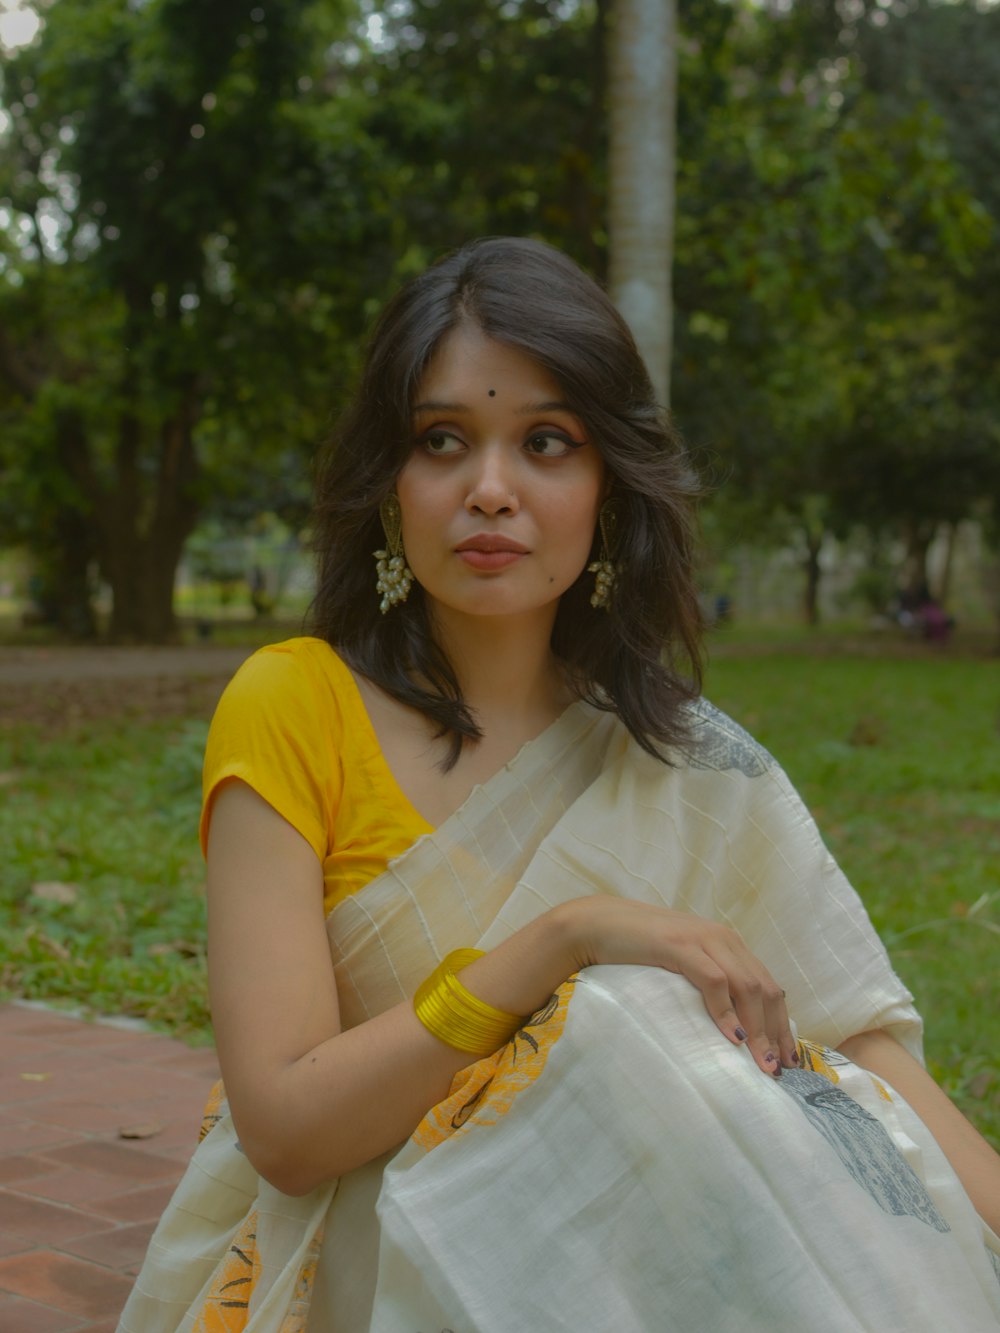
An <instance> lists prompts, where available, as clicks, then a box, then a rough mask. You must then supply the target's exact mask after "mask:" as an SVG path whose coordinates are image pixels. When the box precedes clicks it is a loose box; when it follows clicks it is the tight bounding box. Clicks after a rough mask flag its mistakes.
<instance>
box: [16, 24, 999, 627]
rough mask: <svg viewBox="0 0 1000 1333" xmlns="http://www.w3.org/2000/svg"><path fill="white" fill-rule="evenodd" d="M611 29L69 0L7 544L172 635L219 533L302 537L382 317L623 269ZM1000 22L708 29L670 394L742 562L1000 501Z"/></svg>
mask: <svg viewBox="0 0 1000 1333" xmlns="http://www.w3.org/2000/svg"><path fill="white" fill-rule="evenodd" d="M611 5H612V0H600V3H596V4H594V3H567V2H566V0H389V2H388V3H386V4H385V5H384V6H383V7H377V6H376V5H375V4H373V3H371V0H338V3H335V4H331V3H328V2H327V0H323V2H322V3H320V2H319V0H317V2H316V3H307V2H306V0H260V3H259V4H256V5H254V4H252V3H251V2H250V0H215V3H213V4H212V5H210V6H206V5H204V4H203V3H200V0H144V2H142V3H137V2H136V0H50V2H49V3H48V4H47V5H44V6H42V5H41V4H40V3H39V4H38V5H37V8H38V13H39V16H40V18H41V19H42V23H41V27H40V30H39V33H38V35H37V36H36V37H35V39H34V40H33V41H32V42H30V43H28V44H26V45H24V46H22V47H20V48H19V49H17V50H14V51H12V52H10V53H9V58H8V59H7V61H6V63H5V66H4V68H3V71H2V87H0V107H2V110H0V142H2V149H3V154H2V159H0V432H2V433H0V482H2V485H0V524H2V541H3V542H4V544H10V543H12V542H20V543H23V544H26V545H28V546H29V547H30V548H31V549H32V550H33V551H34V553H35V558H36V562H37V565H38V568H39V572H40V573H41V575H42V576H43V581H44V582H45V583H46V585H47V587H48V589H49V594H50V599H51V603H52V608H53V612H54V614H55V615H56V616H57V618H58V619H59V620H60V622H61V623H62V624H63V626H64V627H65V628H67V629H69V630H71V631H74V632H87V631H88V630H92V629H93V624H94V622H93V613H92V609H91V607H92V599H91V593H92V589H91V587H90V583H89V571H93V570H96V571H98V572H99V574H100V577H101V578H103V579H104V580H105V581H106V582H107V583H109V584H110V586H111V589H112V592H113V598H114V613H113V619H112V625H111V630H112V632H113V633H114V634H115V635H117V636H118V637H132V638H145V639H151V638H152V639H155V638H164V637H168V636H169V635H170V634H171V633H172V632H173V628H174V620H173V609H172V588H173V581H174V576H175V571H176V566H177V562H178V560H179V558H180V555H181V552H182V550H183V547H184V543H185V541H186V540H187V538H188V536H189V534H190V533H191V531H192V528H193V526H194V524H195V523H196V521H197V520H198V518H199V517H200V516H203V515H205V514H206V513H208V512H216V513H220V512H230V513H233V514H241V513H242V514H247V515H250V514H253V513H254V512H257V511H258V510H260V509H273V510H276V511H277V512H279V513H281V514H283V516H285V517H287V518H289V519H291V520H292V521H293V522H295V523H297V524H298V523H301V521H302V518H303V516H304V514H305V512H306V505H307V497H308V491H309V460H310V458H311V456H312V454H313V452H314V450H315V448H316V446H317V444H318V443H319V441H320V440H321V439H322V436H323V434H324V432H325V430H326V424H327V421H328V418H329V415H330V413H331V412H334V411H336V410H337V409H338V407H339V405H340V403H341V402H342V400H343V397H344V395H345V393H346V392H347V390H348V388H349V386H350V383H351V380H352V377H353V375H354V372H355V370H356V367H357V364H358V358H359V348H360V346H361V343H362V340H363V335H364V329H365V327H366V324H367V322H368V320H369V319H370V317H371V315H372V312H373V311H374V309H375V308H376V307H377V306H378V304H379V303H380V302H381V300H382V299H383V298H384V296H385V295H386V294H387V293H388V292H389V291H390V290H391V289H392V287H393V286H394V285H395V284H396V283H397V282H398V281H399V280H400V279H401V278H402V277H405V276H407V275H408V274H410V273H412V272H414V271H416V270H418V269H420V268H421V267H423V266H424V265H425V264H426V263H427V262H428V261H429V260H430V259H431V258H433V257H434V256H435V255H437V254H439V253H441V252H442V251H444V250H446V249H448V248H451V247H453V246H454V245H456V244H459V243H461V242H462V241H464V240H467V239H469V238H470V237H472V236H474V235H479V234H483V233H516V234H528V235H536V236H540V237H543V238H544V239H547V240H550V241H552V242H553V243H554V244H556V245H559V246H561V247H562V248H563V249H565V250H567V251H568V252H569V253H570V254H572V255H573V256H574V257H575V258H577V259H578V260H579V261H580V262H581V263H583V264H584V266H585V267H587V268H589V269H590V271H592V272H593V273H595V274H596V275H597V276H598V277H599V278H602V279H603V277H604V275H605V273H606V271H607V263H608V239H607V196H608V185H607V180H608V175H607V143H608V132H607V126H608V122H609V105H608V98H609V96H610V95H611V90H610V89H609V86H608V81H607V78H606V63H607V46H608V42H607V31H608V21H609V13H610V10H611ZM998 24H1000V13H998V11H996V10H994V9H985V10H980V9H978V8H976V7H975V6H974V5H973V4H971V3H964V2H961V0H960V2H959V3H954V4H930V3H927V0H906V3H900V4H896V5H893V6H892V7H891V9H890V8H889V7H886V6H885V5H882V4H880V3H878V0H872V3H868V2H867V0H852V4H851V5H846V4H843V3H840V4H834V3H832V2H831V3H827V0H798V2H797V3H796V4H794V5H793V6H791V7H790V8H779V9H772V8H768V9H761V8H759V7H755V6H750V5H747V4H740V3H737V4H729V3H722V0H681V4H680V9H679V29H680V31H679V37H678V63H679V69H678V121H677V158H678V167H677V217H676V235H675V269H674V300H675V306H676V311H675V346H674V355H673V373H672V385H673V387H672V399H673V406H674V411H675V414H676V416H677V418H678V420H679V422H680V424H681V427H682V429H683V430H684V433H685V434H686V435H687V437H688V439H689V440H690V441H691V443H692V444H693V445H694V446H695V447H696V449H697V451H698V452H699V453H700V454H701V455H702V456H707V457H708V458H709V459H710V460H711V462H710V469H711V471H712V472H713V473H714V475H715V476H716V478H718V479H719V480H720V481H721V482H722V485H721V486H720V494H719V498H718V499H717V501H716V502H715V503H716V506H717V509H718V512H719V514H720V515H722V516H723V518H724V519H725V521H726V523H727V525H728V530H729V531H730V532H731V533H732V532H752V533H757V534H761V533H764V532H768V533H773V534H781V535H787V534H793V533H796V532H797V533H798V534H800V539H801V540H802V542H803V550H804V553H805V555H806V557H807V561H808V559H812V560H813V561H814V562H815V555H816V550H817V541H818V537H819V536H821V534H822V533H823V532H824V531H827V530H832V531H846V530H847V529H848V528H850V527H852V526H863V527H864V528H866V529H867V530H868V531H870V532H872V533H873V534H876V535H878V534H893V535H897V536H900V537H902V539H903V540H905V541H907V542H909V543H910V544H911V547H912V549H914V550H915V551H919V549H920V546H921V543H923V545H924V546H926V541H927V538H928V534H929V533H930V532H932V531H933V530H934V528H935V526H936V525H938V524H940V523H948V522H955V521H957V520H958V519H961V518H963V517H965V516H967V515H970V514H975V513H982V512H984V511H986V510H989V509H990V507H991V506H992V507H993V508H994V510H995V507H996V505H997V503H998V496H1000V462H998V460H1000V448H998V444H1000V441H998V439H997V429H998V428H997V424H996V423H997V422H998V421H1000V413H998V410H997V409H998V406H1000V401H998V400H1000V326H998V323H997V320H996V318H995V312H996V309H997V308H998V298H1000V259H998V255H1000V247H998V246H997V244H996V238H997V228H998V226H1000V186H998V184H997V181H998V179H1000V174H998V172H997V171H996V169H995V168H996V165H997V163H996V158H997V155H998V152H1000V149H998V147H997V145H998V144H1000V92H998V89H1000V54H998V53H1000V42H998V40H997V38H998V36H1000V33H998Z"/></svg>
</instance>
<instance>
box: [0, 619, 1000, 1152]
mask: <svg viewBox="0 0 1000 1333" xmlns="http://www.w3.org/2000/svg"><path fill="white" fill-rule="evenodd" d="M707 693H708V694H709V696H710V697H711V698H712V699H713V701H714V702H715V703H717V704H718V705H719V706H720V707H722V708H724V709H725V710H726V711H727V712H729V713H731V714H732V715H733V716H734V717H736V718H737V720H738V721H740V722H742V723H743V725H744V726H746V727H747V728H748V729H749V730H750V731H752V732H753V733H754V734H755V735H756V736H757V737H758V738H759V739H760V740H761V741H763V743H764V744H765V745H767V747H768V748H769V749H770V750H771V751H772V752H773V753H774V754H775V755H776V756H777V757H778V758H779V759H780V761H781V762H782V764H783V765H784V766H785V768H786V769H787V770H788V772H789V774H790V775H791V777H792V780H793V781H794V782H795V783H796V785H797V786H798V787H799V789H800V791H801V792H802V794H803V796H804V797H805V799H806V801H807V803H808V804H809V806H810V807H811V809H812V810H813V812H814V813H815V815H816V817H817V819H818V821H819V824H820V827H821V829H822V831H823V833H824V836H825V837H826V839H827V841H828V843H829V845H830V846H831V848H832V849H833V851H834V853H835V854H836V855H837V857H838V858H839V860H840V862H841V864H842V865H843V867H844V869H845V870H846V872H847V874H848V876H849V877H850V878H851V880H852V881H853V883H854V884H855V886H856V888H857V889H858V891H859V893H860V894H861V896H862V898H863V899H864V901H865V903H866V905H867V907H868V910H869V911H870V913H871V915H872V918H873V919H874V921H875V924H876V926H877V928H878V929H879V931H880V933H881V934H882V937H883V939H884V940H885V941H886V944H887V945H888V947H889V950H890V953H891V955H892V957H893V960H894V962H895V965H896V968H897V970H898V971H899V973H900V974H901V976H902V977H903V979H904V981H905V982H906V983H907V985H908V986H909V987H910V988H911V990H913V992H914V993H915V995H916V997H917V1001H918V1004H919V1005H920V1007H921V1009H922V1010H923V1011H924V1013H925V1016H926V1018H927V1027H928V1040H927V1050H928V1056H929V1061H930V1064H931V1067H932V1069H933V1071H934V1073H935V1075H936V1076H937V1077H938V1078H939V1080H940V1081H941V1082H942V1083H943V1084H944V1085H945V1086H946V1087H947V1089H948V1090H949V1092H951V1093H952V1094H953V1095H954V1096H955V1097H956V1099H957V1100H958V1102H959V1103H960V1105H962V1107H963V1109H964V1110H966V1112H967V1113H968V1114H969V1115H970V1116H971V1117H972V1118H973V1119H974V1120H975V1121H976V1122H977V1123H978V1124H979V1125H980V1127H981V1128H982V1129H983V1130H984V1131H985V1132H986V1133H987V1134H988V1135H989V1136H990V1137H991V1138H992V1140H993V1141H994V1142H995V1143H996V1144H997V1145H998V1146H1000V1062H998V1059H997V1054H996V1052H997V1040H996V1024H997V1014H998V1012H1000V1003H998V1001H1000V981H998V977H1000V669H998V665H997V663H996V661H995V660H990V659H989V658H988V657H985V656H967V657H959V656H947V655H937V654H932V653H930V652H928V653H924V652H923V651H921V650H917V651H916V652H915V653H913V654H911V655H909V656H903V657H889V658H883V657H876V656H861V655H851V654H849V653H848V654H844V653H842V652H838V653H836V654H830V655H824V654H822V653H817V652H815V651H803V650H802V649H801V648H800V647H799V646H798V645H793V646H792V647H787V646H786V647H784V648H782V649H780V650H771V649H769V648H768V647H767V644H766V642H765V643H761V642H760V641H756V642H753V643H751V642H741V641H739V640H736V641H733V640H732V639H725V638H723V639H720V640H719V641H718V646H717V648H716V649H715V652H714V654H713V662H712V665H711V667H710V671H709V676H708V686H707ZM205 727H206V719H205V718H204V717H200V718H190V719H179V720H162V719H160V720H157V721H155V722H141V721H137V720H136V719H135V718H129V719H128V720H123V721H108V720H100V721H92V722H89V723H88V722H80V723H77V724H76V725H75V726H74V728H73V730H72V731H67V732H66V733H64V734H62V735H57V736H55V737H52V736H51V735H48V736H46V735H43V734H42V733H40V732H39V731H38V730H37V729H35V728H33V727H28V726H25V725H11V724H8V725H6V726H4V727H2V728H0V846H2V847H3V849H4V856H3V859H2V862H0V987H2V990H3V992H4V993H5V994H6V995H8V996H10V995H21V996H27V997H31V998H38V999H45V1000H47V1001H61V1002H66V1003H69V1004H74V1005H78V1006H86V1007H90V1008H93V1009H96V1010H100V1011H103V1012H110V1013H124V1014H132V1015H142V1016H144V1017H147V1018H149V1019H151V1020H152V1021H153V1022H155V1023H156V1024H158V1025H160V1026H162V1027H165V1028H167V1029H169V1030H171V1031H174V1032H178V1033H181V1034H184V1035H186V1036H188V1037H190V1038H191V1039H192V1040H207V1039H208V1019H207V1010H206V1002H205V965H204V948H203V938H204V897H203V870H202V864H201V860H200V856H199V854H198V850H197V846H196V842H195V826H196V821H197V810H198V780H199V771H200V755H201V746H202V744H203V741H204V735H205ZM52 886H54V887H52Z"/></svg>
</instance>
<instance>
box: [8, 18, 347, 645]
mask: <svg viewBox="0 0 1000 1333" xmlns="http://www.w3.org/2000/svg"><path fill="white" fill-rule="evenodd" d="M333 23H336V24H337V26H338V28H342V27H343V19H342V18H337V17H336V16H331V13H330V10H329V8H328V7H326V6H322V5H304V4H302V3H298V2H297V0H273V3H269V4H268V6H267V10H266V23H265V11H264V9H263V8H250V7H248V6H246V5H245V4H243V3H240V2H237V0H220V3H218V4H213V5H212V6H211V7H210V9H209V8H206V7H205V6H203V5H201V4H198V3H196V2H195V0H152V2H151V3H149V4H146V5H142V6H136V5H132V4H128V3H127V2H126V0H57V3H55V4H53V5H51V6H50V7H49V9H48V10H47V11H46V21H45V26H44V28H43V31H42V34H41V37H40V40H39V41H37V42H36V43H35V44H34V45H33V46H30V47H26V48H25V49H24V50H22V51H21V52H19V53H18V54H17V55H16V56H15V57H14V58H13V59H11V60H10V61H9V62H8V65H7V68H6V69H5V71H4V99H5V102H6V104H7V116H8V131H7V140H8V142H7V148H8V153H7V167H6V170H5V172H4V175H3V179H2V182H0V197H2V196H4V195H6V197H7V201H8V202H7V212H8V216H9V217H10V220H11V221H10V225H9V226H8V229H7V230H8V236H9V237H10V236H17V237H19V238H20V239H19V240H16V241H13V242H12V241H10V240H8V244H7V264H6V269H5V273H4V274H3V281H2V282H0V313H2V314H3V318H4V322H5V324H6V325H7V326H8V327H9V328H13V327H16V328H17V331H18V337H17V339H16V340H15V339H14V338H13V337H12V336H10V335H8V336H7V337H5V338H4V339H3V340H2V341H0V377H2V379H3V382H4V384H5V390H4V393H5V399H6V403H7V406H8V412H16V422H15V424H14V427H13V429H12V430H11V432H10V434H9V435H8V436H7V437H6V439H5V444H4V459H3V464H4V476H5V481H6V482H7V483H8V486H11V487H13V488H14V489H15V490H16V492H17V499H18V501H19V502H20V504H21V505H22V507H24V508H26V509H27V510H28V512H30V511H31V508H32V506H31V503H28V504H27V505H26V504H25V501H29V502H30V501H32V500H33V499H34V498H35V497H37V496H38V494H39V493H40V492H43V491H45V490H46V489H47V490H48V492H49V493H48V496H47V498H46V499H45V500H44V502H43V508H44V507H45V506H47V507H48V509H49V510H50V511H51V513H52V514H53V516H54V519H53V523H52V524H50V525H48V528H47V529H46V527H45V525H42V526H39V525H37V524H35V523H34V522H31V523H29V524H25V525H24V526H23V529H22V532H21V533H20V535H21V536H22V537H24V538H26V539H27V540H28V541H29V542H30V543H31V544H32V545H33V546H34V547H35V548H36V549H38V548H43V549H44V546H45V544H46V543H47V542H48V541H50V540H55V538H56V536H57V535H58V534H59V533H60V532H70V531H71V530H72V532H74V533H75V532H77V530H78V529H79V528H80V526H81V522H82V526H83V527H84V528H85V529H86V532H87V534H88V538H89V542H90V546H89V549H88V550H87V552H86V554H88V555H90V554H93V555H94V556H96V559H97V562H98V564H99V566H100V571H101V574H102V575H103V577H104V578H105V579H106V580H107V581H108V583H109V584H110V585H111V589H112V594H113V599H114V604H113V612H112V623H111V630H112V634H113V635H114V636H115V637H118V638H134V639H163V638H166V637H169V636H170V635H171V633H172V632H173V629H174V616H173V607H172V593H173V582H174V574H175V570H176V566H177V562H178V560H179V557H180V554H181V551H182V549H183V545H184V542H185V540H186V538H187V536H188V534H189V533H190V531H191V529H192V527H193V524H194V522H195V519H196V517H197V515H198V513H199V512H200V510H201V509H202V508H203V507H204V505H205V504H206V502H207V501H208V499H209V498H210V497H211V496H212V495H213V493H214V492H215V491H216V490H217V488H218V487H219V486H220V485H222V486H225V485H226V482H227V480H229V481H231V480H232V478H233V476H234V474H237V473H239V472H240V471H241V470H242V472H243V473H244V479H245V475H246V473H247V472H248V470H249V469H248V464H251V463H252V462H253V461H254V460H255V459H256V458H259V457H260V456H261V453H262V452H263V453H267V454H271V455H276V456H278V457H280V456H281V455H282V453H285V452H287V451H288V450H289V449H291V450H293V451H294V450H296V449H298V450H299V451H300V455H301V456H302V457H303V469H304V456H305V453H306V451H307V449H311V447H312V445H313V444H314V442H315V439H316V438H317V436H318V434H319V421H320V414H321V413H322V411H323V410H324V409H325V401H324V400H325V398H326V390H327V388H328V386H327V384H326V383H325V381H326V379H327V376H326V375H325V374H324V371H323V366H324V362H325V361H326V360H327V357H328V356H329V347H330V345H331V344H335V343H336V342H337V341H338V340H339V339H340V338H342V328H341V326H340V323H339V320H340V317H341V314H342V313H343V314H344V317H345V320H346V321H347V322H348V323H349V326H350V327H351V328H352V331H353V330H356V328H357V324H358V317H357V315H355V314H354V306H353V303H352V300H351V298H352V297H356V288H355V287H354V286H353V284H352V280H351V277H350V276H348V277H346V278H345V277H343V276H342V277H341V280H340V282H339V284H338V287H337V289H336V290H335V293H334V294H331V293H330V292H329V291H328V290H325V289H324V286H323V285H322V279H323V276H324V275H329V274H330V272H331V270H333V269H336V268H337V267H338V266H342V267H343V270H344V273H345V274H347V275H352V274H358V275H359V280H363V276H364V274H363V266H362V265H360V264H358V263H356V262H354V261H355V259H356V256H357V255H358V252H359V249H360V248H361V237H360V234H359V219H360V217H361V215H362V214H363V213H364V209H363V208H362V207H361V206H360V204H359V202H358V194H357V192H360V191H362V190H363V189H364V186H365V180H364V177H363V174H361V173H359V176H358V178H357V184H356V186H355V182H354V181H353V180H352V178H351V177H350V175H349V174H348V173H347V172H346V171H345V169H344V167H345V162H347V161H350V162H351V163H352V164H354V163H357V162H359V161H360V162H362V163H363V161H364V158H365V147H366V144H365V139H364V134H363V132H361V131H359V132H358V133H357V135H356V136H355V133H354V132H355V129H356V128H357V126H356V119H357V113H358V110H359V107H360V106H361V103H360V102H359V99H358V98H357V96H356V95H352V94H351V90H348V92H347V94H346V95H345V96H344V97H343V98H339V99H338V98H331V97H328V96H326V95H325V94H324V95H322V96H320V95H319V94H313V95H312V96H309V95H308V91H309V89H310V86H311V80H310V72H311V71H312V72H316V67H317V60H316V53H317V52H321V51H322V50H324V49H325V48H326V47H327V46H328V45H329V38H330V36H331V24H333ZM321 39H322V40H321ZM319 72H320V73H322V62H320V70H319ZM304 90H305V91H304ZM352 117H354V120H353V121H352ZM337 298H339V299H340V300H341V302H342V305H340V306H338V305H337V304H336V300H337ZM357 305H358V306H360V301H358V302H357ZM321 347H322V349H323V350H322V352H321V351H320V348H321ZM324 352H325V353H326V355H324V354H323V353H324ZM332 360H333V358H332V357H331V358H330V361H332ZM321 404H322V405H321ZM234 446H238V448H239V450H240V456H239V457H237V456H236V448H234ZM53 483H55V484H53ZM258 489H259V486H258ZM70 517H72V518H73V522H72V523H70V522H69V518H70ZM77 519H79V520H81V522H77ZM82 554H84V552H82V550H81V555H82ZM68 563H70V550H69V547H68V546H67V547H66V549H65V551H64V552H63V558H62V559H61V564H62V565H64V566H65V565H66V564H68ZM75 600H77V601H78V600H79V598H77V599H75Z"/></svg>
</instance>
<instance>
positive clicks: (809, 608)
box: [802, 525, 825, 626]
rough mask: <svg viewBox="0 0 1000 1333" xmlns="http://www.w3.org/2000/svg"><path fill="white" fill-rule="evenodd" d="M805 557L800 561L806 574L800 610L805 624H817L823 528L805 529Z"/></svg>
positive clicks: (818, 618) (811, 527) (810, 527)
mask: <svg viewBox="0 0 1000 1333" xmlns="http://www.w3.org/2000/svg"><path fill="white" fill-rule="evenodd" d="M805 535H806V558H805V560H804V561H803V562H802V563H803V568H804V570H805V575H806V586H805V593H804V596H803V599H802V611H803V614H804V616H805V621H806V624H807V625H812V626H816V625H818V624H819V620H820V615H819V584H820V579H821V578H822V575H823V571H822V568H821V567H820V563H819V553H820V551H821V550H822V549H823V537H824V535H825V534H824V531H823V528H822V527H821V526H819V525H817V526H815V527H813V526H809V527H807V528H806V530H805Z"/></svg>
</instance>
